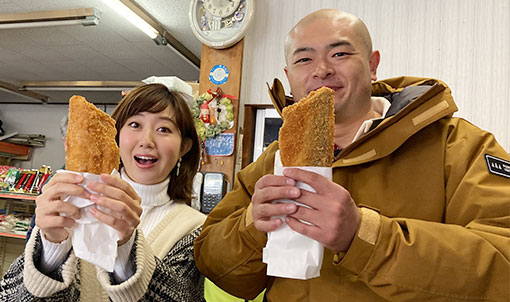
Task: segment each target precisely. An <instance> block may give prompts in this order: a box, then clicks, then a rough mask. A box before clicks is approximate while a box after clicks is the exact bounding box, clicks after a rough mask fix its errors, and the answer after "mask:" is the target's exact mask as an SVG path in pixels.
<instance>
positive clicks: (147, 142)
mask: <svg viewBox="0 0 510 302" xmlns="http://www.w3.org/2000/svg"><path fill="white" fill-rule="evenodd" d="M139 144H140V147H144V148H154V134H153V133H152V131H151V130H150V129H147V128H146V129H144V130H143V131H142V133H141V135H140V140H139Z"/></svg>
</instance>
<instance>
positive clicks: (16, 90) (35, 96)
mask: <svg viewBox="0 0 510 302" xmlns="http://www.w3.org/2000/svg"><path fill="white" fill-rule="evenodd" d="M0 89H3V90H5V91H7V92H9V93H13V94H17V95H19V96H22V97H26V98H30V99H34V100H37V101H40V102H42V103H47V102H48V99H49V97H48V96H46V95H43V94H39V93H36V92H32V91H23V90H20V89H19V88H18V87H17V86H14V85H12V84H9V83H7V82H2V81H0Z"/></svg>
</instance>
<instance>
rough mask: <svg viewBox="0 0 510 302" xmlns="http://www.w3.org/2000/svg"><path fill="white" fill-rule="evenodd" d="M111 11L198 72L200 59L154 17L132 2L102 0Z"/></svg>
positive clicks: (132, 0) (130, 0) (127, 0)
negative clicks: (167, 47)
mask: <svg viewBox="0 0 510 302" xmlns="http://www.w3.org/2000/svg"><path fill="white" fill-rule="evenodd" d="M103 2H104V3H106V4H107V5H109V6H110V7H111V8H113V10H115V11H116V12H118V13H119V14H120V15H121V16H123V17H124V18H126V19H127V20H128V21H129V22H131V23H133V24H134V25H135V26H136V27H138V28H139V29H140V30H142V31H143V32H144V33H145V34H146V35H147V36H149V37H150V38H151V39H152V40H153V41H154V42H155V43H156V44H157V45H167V46H169V47H170V48H171V49H172V50H173V51H176V52H177V53H178V54H179V55H180V56H182V57H183V58H185V61H186V62H188V63H190V64H191V65H192V66H193V67H194V68H195V69H197V70H199V67H200V59H199V58H198V57H197V56H195V55H194V54H193V53H192V52H191V51H190V50H189V49H187V48H186V47H185V46H184V45H182V43H181V42H179V41H178V40H177V39H176V38H175V37H173V36H172V35H171V34H170V33H169V32H168V31H167V30H166V29H165V28H164V27H163V26H162V25H161V24H160V23H159V22H158V21H157V20H156V19H154V17H152V16H151V15H150V14H149V13H147V12H146V11H145V10H144V9H143V8H142V7H140V5H138V4H137V3H136V2H135V1H134V0H103Z"/></svg>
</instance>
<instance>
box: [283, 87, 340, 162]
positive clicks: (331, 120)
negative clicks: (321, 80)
mask: <svg viewBox="0 0 510 302" xmlns="http://www.w3.org/2000/svg"><path fill="white" fill-rule="evenodd" d="M334 101H335V94H334V91H333V90H332V89H330V88H327V87H322V88H320V89H318V90H316V91H312V92H310V94H309V95H308V96H307V97H305V98H303V99H301V100H300V101H299V102H297V103H295V104H293V105H290V106H288V107H285V108H284V109H283V111H282V117H283V125H282V127H281V128H280V135H279V139H278V140H279V144H280V158H281V161H282V164H283V166H284V167H299V166H315V167H331V165H332V163H333V149H334V144H335V142H334V134H335V128H334V126H335V112H334Z"/></svg>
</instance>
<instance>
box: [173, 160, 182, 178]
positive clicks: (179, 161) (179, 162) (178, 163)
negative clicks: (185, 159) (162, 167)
mask: <svg viewBox="0 0 510 302" xmlns="http://www.w3.org/2000/svg"><path fill="white" fill-rule="evenodd" d="M181 162H182V157H180V158H179V160H178V161H177V171H176V173H175V176H179V170H180V169H181Z"/></svg>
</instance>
